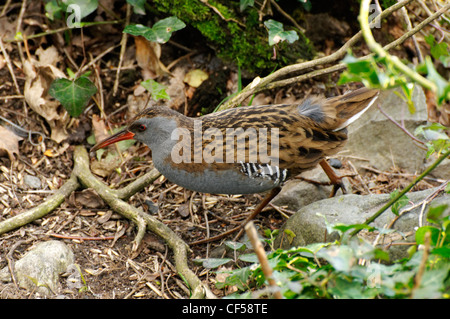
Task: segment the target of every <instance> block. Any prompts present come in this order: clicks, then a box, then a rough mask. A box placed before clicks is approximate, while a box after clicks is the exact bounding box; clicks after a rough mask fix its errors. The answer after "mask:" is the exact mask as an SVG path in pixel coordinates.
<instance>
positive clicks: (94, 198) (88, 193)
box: [74, 188, 105, 208]
mask: <svg viewBox="0 0 450 319" xmlns="http://www.w3.org/2000/svg"><path fill="white" fill-rule="evenodd" d="M74 200H75V203H76V206H77V207H87V208H100V207H103V206H104V205H105V203H104V202H103V199H101V197H100V196H98V194H97V193H96V192H95V191H94V190H92V189H90V188H87V189H84V190H82V191H81V192H75V198H74Z"/></svg>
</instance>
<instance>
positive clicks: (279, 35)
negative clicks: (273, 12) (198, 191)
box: [264, 19, 299, 45]
mask: <svg viewBox="0 0 450 319" xmlns="http://www.w3.org/2000/svg"><path fill="white" fill-rule="evenodd" d="M264 25H265V26H266V28H267V30H268V31H269V45H275V44H278V43H279V42H282V41H287V42H289V43H293V42H295V41H297V40H298V39H299V38H298V34H297V32H295V31H292V30H291V31H284V27H283V24H282V23H280V22H278V21H275V20H272V19H269V20H267V21H266V22H264Z"/></svg>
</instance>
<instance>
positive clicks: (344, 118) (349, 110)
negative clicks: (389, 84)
mask: <svg viewBox="0 0 450 319" xmlns="http://www.w3.org/2000/svg"><path fill="white" fill-rule="evenodd" d="M379 93H380V91H379V90H375V89H367V88H361V89H358V90H355V91H352V92H349V93H347V94H344V95H341V96H337V97H333V98H329V99H327V100H326V102H325V103H324V105H323V108H324V111H325V112H324V113H325V114H327V115H331V114H333V113H334V116H331V117H330V118H328V119H327V121H326V122H328V124H329V125H330V127H329V129H332V130H333V131H338V130H341V129H343V128H345V127H347V126H348V125H350V124H351V123H353V122H354V121H355V120H356V119H358V118H359V117H360V116H361V115H362V114H363V113H364V112H365V111H367V110H368V109H369V107H370V106H372V104H373V103H374V102H375V100H376V99H377V98H378V94H379ZM325 109H328V110H325Z"/></svg>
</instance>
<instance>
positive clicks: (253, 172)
mask: <svg viewBox="0 0 450 319" xmlns="http://www.w3.org/2000/svg"><path fill="white" fill-rule="evenodd" d="M240 164H241V172H242V173H244V174H245V175H247V176H248V177H250V178H257V177H262V178H267V179H271V180H272V181H274V183H275V184H281V183H283V182H284V181H285V180H286V179H287V177H288V170H287V169H281V170H280V168H279V167H278V166H271V165H269V164H257V163H244V162H240Z"/></svg>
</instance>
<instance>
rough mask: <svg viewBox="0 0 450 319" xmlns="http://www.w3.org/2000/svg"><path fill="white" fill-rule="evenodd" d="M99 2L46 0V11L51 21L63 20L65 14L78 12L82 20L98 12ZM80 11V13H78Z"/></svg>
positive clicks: (88, 0)
mask: <svg viewBox="0 0 450 319" xmlns="http://www.w3.org/2000/svg"><path fill="white" fill-rule="evenodd" d="M97 7H98V0H66V1H60V0H46V1H45V11H46V15H47V17H48V18H49V19H50V20H55V19H62V18H63V16H64V15H65V13H70V12H76V14H79V17H78V18H80V20H81V19H83V18H85V17H87V16H88V15H90V14H91V13H92V12H94V11H95V10H97ZM78 10H79V11H78Z"/></svg>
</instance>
